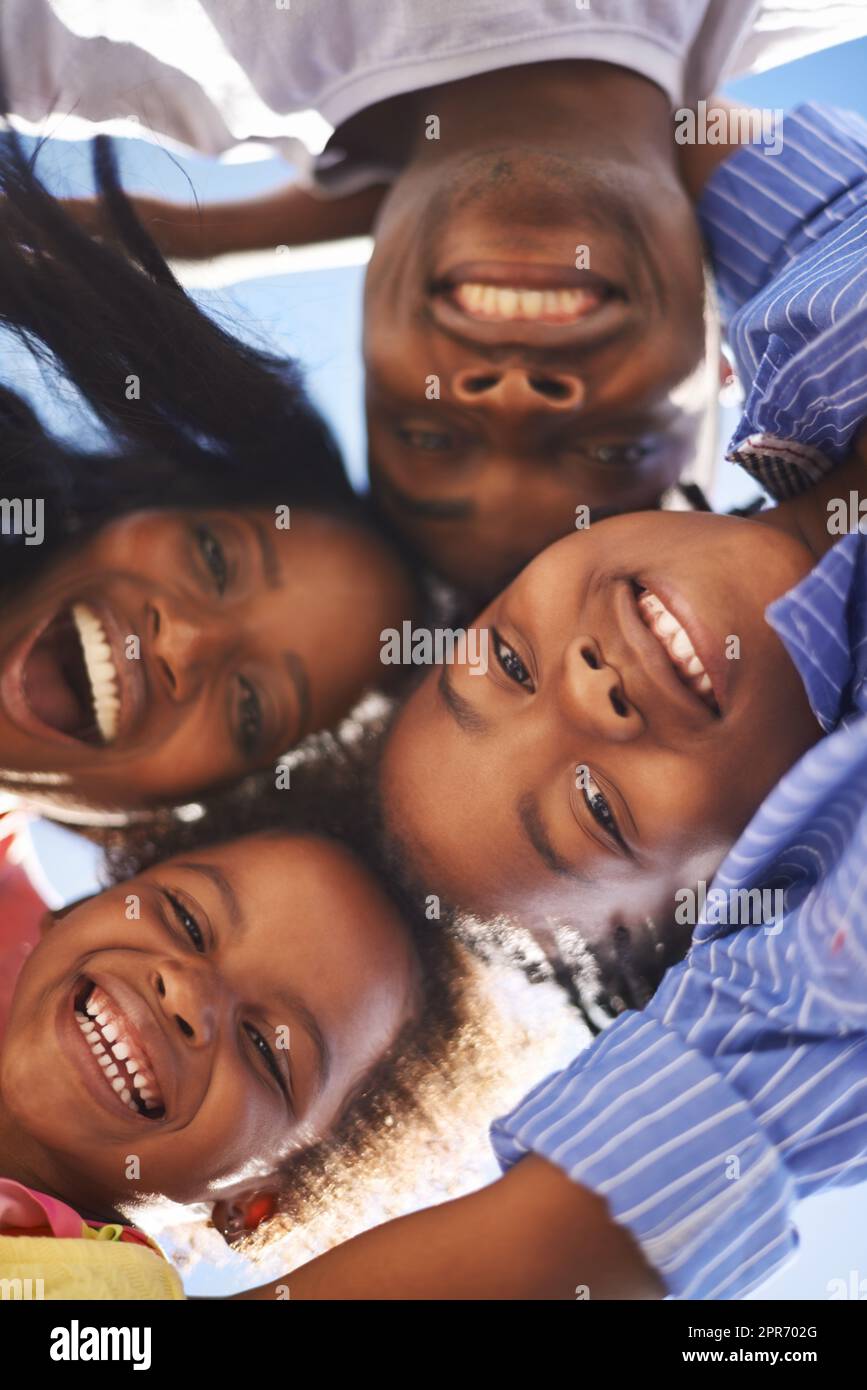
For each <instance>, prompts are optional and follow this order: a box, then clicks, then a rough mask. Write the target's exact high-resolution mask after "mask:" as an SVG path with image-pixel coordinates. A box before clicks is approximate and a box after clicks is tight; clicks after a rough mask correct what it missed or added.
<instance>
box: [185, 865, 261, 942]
mask: <svg viewBox="0 0 867 1390" xmlns="http://www.w3.org/2000/svg"><path fill="white" fill-rule="evenodd" d="M176 863H177V867H178V868H179V869H190V870H192V872H193V873H195V874H203V875H204V877H205V878H207V879H208V880H209V881H210V882H211V883H212V884H213V885H214V887H215V888H216V890H217V892H218V893H219V895H220V898H221V899H222V902H223V906H224V908H225V909H226V915H227V916H228V918H229V922H230V924H231V925H232V926H233V927H234V928H235V929H236V930H237V931H239V932H241V933H243V932H245V931H246V930H247V922H246V919H245V917H244V913H243V911H242V909H241V904H240V902H239V901H238V896H237V894H236V892H235V890H234V888H233V887H232V885H231V883H230V882H229V880H228V878H227V877H226V875H225V874H224V873H223V870H222V869H218V868H217V866H216V864H194V863H192V862H191V861H190V860H184V859H179V860H177V861H176Z"/></svg>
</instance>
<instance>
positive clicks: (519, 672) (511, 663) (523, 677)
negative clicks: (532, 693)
mask: <svg viewBox="0 0 867 1390" xmlns="http://www.w3.org/2000/svg"><path fill="white" fill-rule="evenodd" d="M491 637H492V638H493V641H494V655H495V656H496V658H497V661H498V662H499V664H500V666H501V667H502V669H503V671H504V673H505V674H506V675H507V676H508V677H509V680H510V681H514V682H515V684H516V685H520V686H522V687H523V688H524V689H525V690H533V689H535V687H534V685H533V680H532V677H531V675H530V672H529V671H528V670H527V668H526V666H525V665H524V663H523V661H522V660H521V658H520V657H519V656H518V653H517V652H516V651H515V649H514V647H510V646H509V644H508V642H504V641H503V639H502V637H501V636H500V634H499V632H497V629H496V628H495V627H492V628H491Z"/></svg>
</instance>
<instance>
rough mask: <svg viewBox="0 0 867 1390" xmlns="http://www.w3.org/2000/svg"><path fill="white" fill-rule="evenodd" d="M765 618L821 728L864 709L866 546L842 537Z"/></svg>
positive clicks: (828, 729)
mask: <svg viewBox="0 0 867 1390" xmlns="http://www.w3.org/2000/svg"><path fill="white" fill-rule="evenodd" d="M765 617H766V618H767V621H768V622H769V623H770V625H771V627H772V628H773V629H774V631H775V632H776V633H777V634H778V635H779V637H780V638H781V640H782V642H783V643H784V645H785V647H786V650H787V652H788V653H789V656H790V657H791V659H792V661H793V662H794V664H795V667H796V669H797V671H798V674H799V675H800V677H801V680H802V681H803V682H804V688H805V690H806V692H807V698H808V699H809V701H810V707H811V708H812V710H813V713H814V714H815V716H816V718H817V719H818V721H819V724H820V725H821V728H822V729H823V731H824V732H825V733H830V732H831V730H832V729H835V728H836V727H837V726H838V725H840V724H847V723H848V722H849V721H850V718H851V717H852V716H854V715H857V714H863V713H865V712H867V547H865V537H864V536H862V535H860V534H858V533H854V534H851V535H848V536H844V537H843V539H842V540H840V541H838V542H837V544H836V545H835V546H834V548H833V549H832V550H830V551H828V553H827V555H824V556H823V557H822V559H821V560H820V561H819V563H818V564H817V565H816V566H815V567H814V569H812V570H811V571H810V573H809V574H808V575H807V576H806V578H805V579H802V580H801V582H800V583H799V584H798V585H796V586H795V588H794V589H791V590H790V591H789V592H788V593H787V594H785V595H784V596H783V597H782V598H779V599H777V600H776V601H775V602H774V603H772V604H771V605H770V606H769V607H768V609H767V611H766V613H765Z"/></svg>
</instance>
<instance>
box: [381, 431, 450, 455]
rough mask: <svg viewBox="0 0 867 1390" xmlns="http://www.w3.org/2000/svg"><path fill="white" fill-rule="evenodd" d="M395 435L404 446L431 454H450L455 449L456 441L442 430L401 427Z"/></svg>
mask: <svg viewBox="0 0 867 1390" xmlns="http://www.w3.org/2000/svg"><path fill="white" fill-rule="evenodd" d="M395 433H396V434H397V437H398V439H399V440H400V441H401V443H403V444H408V445H409V447H410V448H411V449H421V450H422V451H424V452H426V453H429V454H436V453H448V451H449V450H450V449H453V448H454V440H453V439H452V436H451V435H450V434H444V433H443V432H442V431H441V430H426V429H412V428H404V427H403V426H400V427H399V428H398V429H397V430H396V431H395Z"/></svg>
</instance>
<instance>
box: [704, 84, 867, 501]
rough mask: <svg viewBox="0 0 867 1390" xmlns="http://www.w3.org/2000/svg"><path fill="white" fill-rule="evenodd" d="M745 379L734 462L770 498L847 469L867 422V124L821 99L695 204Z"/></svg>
mask: <svg viewBox="0 0 867 1390" xmlns="http://www.w3.org/2000/svg"><path fill="white" fill-rule="evenodd" d="M698 214H699V221H700V223H701V226H702V231H703V233H704V236H705V239H706V241H707V244H708V249H709V252H710V256H711V260H712V263H713V267H714V272H715V278H716V283H717V288H718V292H719V298H720V306H721V311H722V315H723V319H724V322H725V324H726V331H727V337H728V340H729V343H730V346H731V349H732V352H733V355H734V358H735V364H736V367H737V371H738V375H739V377H740V379H741V381H742V382H744V383H745V384H749V383H751V385H750V386H749V389H748V393H747V398H746V401H745V403H744V410H743V415H742V418H741V420H740V423H739V425H738V427H737V430H736V431H735V434H734V436H733V438H732V440H731V442H730V444H729V450H728V457H729V458H730V459H732V460H734V461H735V462H737V463H741V464H743V466H744V467H745V468H746V469H747V470H748V471H749V472H750V473H752V474H753V475H754V476H755V477H756V478H757V479H758V481H759V482H760V483H761V484H762V486H763V487H764V488H766V489H767V491H768V492H769V493H771V495H772V496H774V497H776V498H778V499H782V498H785V497H791V496H793V495H794V494H795V493H797V492H800V491H802V490H803V489H805V488H807V487H809V486H810V485H811V484H812V483H814V482H815V481H816V480H817V478H819V477H821V476H822V475H823V474H825V473H827V472H828V470H829V469H830V468H832V467H834V465H835V464H837V463H840V462H841V461H842V460H843V459H844V458H845V457H846V455H847V453H848V452H849V451H850V449H851V445H852V440H853V437H854V435H855V433H856V432H857V430H858V427H859V425H860V424H861V423H862V421H863V420H864V419H865V417H867V123H865V122H864V121H863V120H862V119H861V117H860V116H856V115H854V114H850V113H847V112H839V111H831V110H828V109H825V108H822V107H820V106H816V105H813V104H808V105H804V106H801V107H798V108H797V109H796V110H795V111H793V112H790V113H789V114H788V115H787V116H786V117H785V120H784V122H783V129H782V149H781V150H780V152H779V153H778V154H774V155H772V154H767V153H765V152H764V151H763V149H762V147H761V146H758V145H750V146H747V147H745V148H744V149H741V150H738V151H737V152H736V153H735V154H734V155H732V156H731V157H730V158H729V159H727V160H726V161H725V162H724V163H723V164H722V165H721V166H720V167H719V169H717V170H716V172H715V173H714V174H713V175H712V176H711V178H710V179H709V180H708V184H707V187H706V188H705V191H704V193H703V195H702V198H701V200H700V202H699V207H698Z"/></svg>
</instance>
